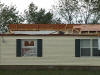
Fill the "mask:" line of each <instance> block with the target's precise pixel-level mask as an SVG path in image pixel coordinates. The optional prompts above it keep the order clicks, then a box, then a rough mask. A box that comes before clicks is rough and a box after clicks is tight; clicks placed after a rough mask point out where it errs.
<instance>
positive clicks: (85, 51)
mask: <svg viewBox="0 0 100 75" xmlns="http://www.w3.org/2000/svg"><path fill="white" fill-rule="evenodd" d="M90 49H91V48H90V40H89V39H81V40H80V52H81V53H80V54H81V56H90V53H91V51H90Z"/></svg>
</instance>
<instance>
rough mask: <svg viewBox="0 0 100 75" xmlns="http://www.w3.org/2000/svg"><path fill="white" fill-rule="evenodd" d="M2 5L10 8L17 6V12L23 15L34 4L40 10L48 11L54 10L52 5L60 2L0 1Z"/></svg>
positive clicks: (51, 0) (38, 0)
mask: <svg viewBox="0 0 100 75" xmlns="http://www.w3.org/2000/svg"><path fill="white" fill-rule="evenodd" d="M0 1H1V3H4V4H5V5H8V6H13V5H14V6H16V8H17V10H19V12H20V13H23V12H24V10H25V9H27V8H28V5H29V4H30V3H31V2H33V3H34V4H35V5H36V6H38V7H39V8H44V9H46V10H49V9H52V5H54V4H56V2H57V1H58V0H0Z"/></svg>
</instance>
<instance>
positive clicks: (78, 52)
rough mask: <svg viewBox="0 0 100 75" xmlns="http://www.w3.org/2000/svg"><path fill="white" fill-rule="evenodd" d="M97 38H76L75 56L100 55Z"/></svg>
mask: <svg viewBox="0 0 100 75" xmlns="http://www.w3.org/2000/svg"><path fill="white" fill-rule="evenodd" d="M98 45H99V43H98V39H76V41H75V56H76V57H80V56H100V50H99V47H98Z"/></svg>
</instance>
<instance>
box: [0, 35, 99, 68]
mask: <svg viewBox="0 0 100 75" xmlns="http://www.w3.org/2000/svg"><path fill="white" fill-rule="evenodd" d="M77 38H81V39H84V38H85V39H87V38H91V39H93V38H98V37H88V36H80V37H79V36H3V37H1V36H0V65H81V66H100V57H75V39H77ZM16 39H43V56H42V57H36V56H28V57H16Z"/></svg>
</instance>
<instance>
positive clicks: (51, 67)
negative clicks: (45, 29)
mask: <svg viewBox="0 0 100 75" xmlns="http://www.w3.org/2000/svg"><path fill="white" fill-rule="evenodd" d="M0 69H1V70H2V69H34V70H100V66H66V65H65V66H64V65H63V66H62V65H0Z"/></svg>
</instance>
